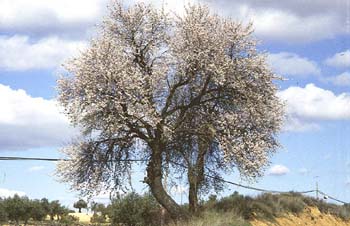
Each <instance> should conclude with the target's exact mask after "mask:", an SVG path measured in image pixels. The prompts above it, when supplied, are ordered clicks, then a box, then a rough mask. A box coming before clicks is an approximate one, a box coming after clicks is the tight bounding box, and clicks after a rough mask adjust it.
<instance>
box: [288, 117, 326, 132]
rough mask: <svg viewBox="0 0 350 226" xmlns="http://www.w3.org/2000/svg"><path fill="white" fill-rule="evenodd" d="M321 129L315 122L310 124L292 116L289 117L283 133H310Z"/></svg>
mask: <svg viewBox="0 0 350 226" xmlns="http://www.w3.org/2000/svg"><path fill="white" fill-rule="evenodd" d="M320 129H321V127H320V126H319V125H318V124H317V123H315V122H310V121H308V120H303V119H300V118H297V117H295V116H294V117H293V116H290V115H289V116H287V118H286V120H285V122H284V127H283V131H286V132H310V131H318V130H320Z"/></svg>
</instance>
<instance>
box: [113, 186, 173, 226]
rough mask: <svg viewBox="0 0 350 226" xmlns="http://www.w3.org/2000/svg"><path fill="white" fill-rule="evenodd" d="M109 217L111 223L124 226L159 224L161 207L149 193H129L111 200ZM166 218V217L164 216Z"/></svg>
mask: <svg viewBox="0 0 350 226" xmlns="http://www.w3.org/2000/svg"><path fill="white" fill-rule="evenodd" d="M109 209H110V213H109V216H110V219H111V221H112V224H113V225H117V224H119V223H122V224H125V225H126V226H135V225H137V226H149V225H160V224H161V208H160V206H159V204H158V203H157V201H156V200H155V199H154V197H153V196H152V195H150V194H144V195H142V196H141V195H138V194H136V193H134V192H133V193H130V194H128V195H126V196H124V197H120V198H118V199H115V200H112V204H111V205H110V206H109ZM166 218H168V217H167V216H166Z"/></svg>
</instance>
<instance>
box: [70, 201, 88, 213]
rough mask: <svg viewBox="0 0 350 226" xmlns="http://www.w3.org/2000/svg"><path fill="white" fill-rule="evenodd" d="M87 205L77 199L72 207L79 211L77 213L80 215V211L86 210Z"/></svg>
mask: <svg viewBox="0 0 350 226" xmlns="http://www.w3.org/2000/svg"><path fill="white" fill-rule="evenodd" d="M87 206H88V204H87V202H85V201H84V200H82V199H79V200H78V201H77V202H75V203H74V204H73V207H74V208H76V209H78V210H79V213H81V209H85V208H87Z"/></svg>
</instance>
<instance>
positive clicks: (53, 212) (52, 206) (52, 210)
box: [45, 200, 61, 221]
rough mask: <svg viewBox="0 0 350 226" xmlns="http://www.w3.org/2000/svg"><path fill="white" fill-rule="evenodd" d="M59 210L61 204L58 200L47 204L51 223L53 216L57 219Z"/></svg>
mask: <svg viewBox="0 0 350 226" xmlns="http://www.w3.org/2000/svg"><path fill="white" fill-rule="evenodd" d="M45 203H46V202H45ZM60 208H61V204H60V202H59V201H58V200H54V201H51V202H49V216H50V219H51V220H52V221H53V220H54V219H55V216H57V217H58V215H59V213H60Z"/></svg>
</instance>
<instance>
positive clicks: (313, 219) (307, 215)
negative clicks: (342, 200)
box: [251, 207, 350, 226]
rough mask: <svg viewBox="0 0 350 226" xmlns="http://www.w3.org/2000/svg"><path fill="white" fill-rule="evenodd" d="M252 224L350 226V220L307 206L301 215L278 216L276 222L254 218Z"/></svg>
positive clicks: (258, 225) (271, 225) (263, 225)
mask: <svg viewBox="0 0 350 226" xmlns="http://www.w3.org/2000/svg"><path fill="white" fill-rule="evenodd" d="M251 224H252V225H253V226H277V225H279V226H297V225H304V226H311V225H313V226H315V225H316V226H350V221H343V220H341V219H339V218H337V217H334V216H332V215H330V214H322V213H321V212H320V211H319V210H318V209H317V208H310V207H307V208H306V209H305V211H304V212H303V213H302V214H300V215H299V216H296V215H293V214H288V215H286V216H284V217H278V218H276V222H268V221H258V220H254V221H252V222H251Z"/></svg>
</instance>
